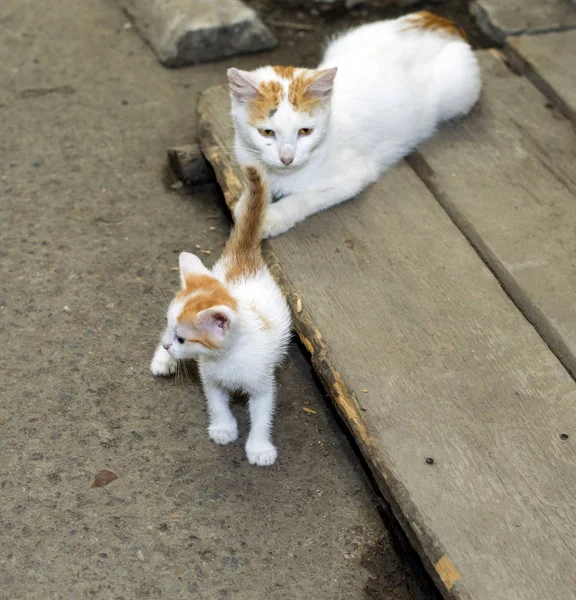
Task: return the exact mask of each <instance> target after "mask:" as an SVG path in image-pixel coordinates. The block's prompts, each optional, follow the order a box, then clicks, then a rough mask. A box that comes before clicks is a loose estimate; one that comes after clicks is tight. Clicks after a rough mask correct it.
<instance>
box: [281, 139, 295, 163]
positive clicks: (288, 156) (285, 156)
mask: <svg viewBox="0 0 576 600" xmlns="http://www.w3.org/2000/svg"><path fill="white" fill-rule="evenodd" d="M280 160H281V161H282V162H283V163H284V164H285V165H286V166H288V165H289V164H292V161H293V160H294V148H292V146H291V145H290V144H284V145H283V146H282V148H280Z"/></svg>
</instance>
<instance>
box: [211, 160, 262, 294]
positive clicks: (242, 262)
mask: <svg viewBox="0 0 576 600" xmlns="http://www.w3.org/2000/svg"><path fill="white" fill-rule="evenodd" d="M244 177H245V179H246V190H247V192H248V197H247V198H246V202H247V204H246V210H245V213H244V214H243V215H242V217H241V218H240V221H239V222H238V223H236V227H235V228H234V231H233V232H232V235H231V236H230V239H229V240H228V243H227V244H226V247H225V248H224V251H223V253H222V256H223V258H224V259H225V260H226V264H227V267H228V268H227V270H226V281H227V282H233V281H237V280H239V279H242V277H248V276H250V275H255V274H256V273H257V272H258V271H260V270H261V269H262V268H263V267H264V261H263V259H262V252H261V251H260V243H261V240H262V221H263V220H264V215H265V213H266V209H267V207H268V190H267V188H266V183H265V182H264V180H263V179H262V174H261V173H260V171H259V170H258V169H256V168H255V167H246V168H245V169H244Z"/></svg>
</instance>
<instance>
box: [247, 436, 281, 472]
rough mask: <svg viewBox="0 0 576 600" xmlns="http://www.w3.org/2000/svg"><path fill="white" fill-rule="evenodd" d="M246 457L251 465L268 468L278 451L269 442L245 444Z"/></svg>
mask: <svg viewBox="0 0 576 600" xmlns="http://www.w3.org/2000/svg"><path fill="white" fill-rule="evenodd" d="M246 456H248V461H249V463H250V464H251V465H258V466H259V467H269V466H270V465H273V464H274V461H275V460H276V457H277V456H278V450H276V447H275V446H274V445H273V444H271V443H270V442H258V443H250V442H248V443H247V444H246Z"/></svg>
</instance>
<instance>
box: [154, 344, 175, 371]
mask: <svg viewBox="0 0 576 600" xmlns="http://www.w3.org/2000/svg"><path fill="white" fill-rule="evenodd" d="M176 364H177V361H176V359H175V358H173V357H172V356H170V354H169V353H168V352H167V351H166V350H164V348H162V346H160V347H159V348H158V349H157V350H156V352H155V353H154V358H153V359H152V362H151V363H150V370H151V371H152V375H154V377H167V376H168V375H174V373H176Z"/></svg>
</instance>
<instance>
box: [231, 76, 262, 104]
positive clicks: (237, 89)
mask: <svg viewBox="0 0 576 600" xmlns="http://www.w3.org/2000/svg"><path fill="white" fill-rule="evenodd" d="M228 83H229V84H230V91H231V92H232V96H233V98H234V99H235V100H237V101H238V102H241V103H244V102H248V100H251V99H252V98H255V97H256V96H257V95H258V83H257V82H256V80H255V78H254V75H252V73H249V72H248V71H240V70H239V69H234V68H232V69H228Z"/></svg>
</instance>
